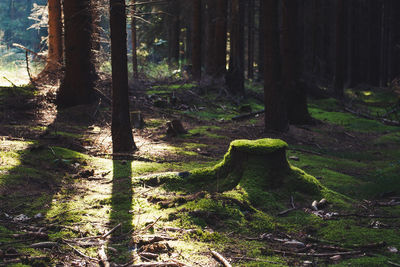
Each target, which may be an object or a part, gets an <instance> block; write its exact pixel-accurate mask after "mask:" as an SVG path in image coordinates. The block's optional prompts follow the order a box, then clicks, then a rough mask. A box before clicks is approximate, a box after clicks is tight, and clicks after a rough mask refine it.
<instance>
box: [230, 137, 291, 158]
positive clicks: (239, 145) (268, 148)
mask: <svg viewBox="0 0 400 267" xmlns="http://www.w3.org/2000/svg"><path fill="white" fill-rule="evenodd" d="M287 146H288V145H287V144H286V143H285V142H284V141H282V140H279V139H268V138H265V139H258V140H235V141H233V142H231V145H230V148H229V150H230V151H231V150H232V149H236V150H238V151H241V152H247V153H256V154H264V153H271V152H274V151H277V150H279V149H286V148H287ZM228 153H229V152H228Z"/></svg>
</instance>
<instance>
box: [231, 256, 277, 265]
mask: <svg viewBox="0 0 400 267" xmlns="http://www.w3.org/2000/svg"><path fill="white" fill-rule="evenodd" d="M232 259H233V260H236V261H258V262H266V263H271V264H279V265H281V264H282V262H275V261H268V260H264V259H259V258H250V257H244V256H243V257H232Z"/></svg>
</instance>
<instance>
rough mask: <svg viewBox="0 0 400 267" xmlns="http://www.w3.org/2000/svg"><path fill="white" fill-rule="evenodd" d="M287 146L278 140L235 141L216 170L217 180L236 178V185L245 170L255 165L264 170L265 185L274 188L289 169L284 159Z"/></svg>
mask: <svg viewBox="0 0 400 267" xmlns="http://www.w3.org/2000/svg"><path fill="white" fill-rule="evenodd" d="M286 148H287V144H286V143H285V142H283V141H282V140H278V139H259V140H255V141H252V140H235V141H233V142H232V143H231V145H230V147H229V151H228V153H227V154H226V155H225V157H224V160H223V162H221V163H220V164H219V165H220V166H219V168H218V169H217V173H216V174H217V179H219V178H223V177H226V176H232V174H235V175H234V176H237V177H236V179H234V181H232V182H234V183H236V184H238V183H239V182H240V180H241V179H242V178H243V174H244V172H245V170H246V169H247V168H249V167H250V166H252V165H254V164H256V165H259V166H260V167H263V168H264V169H265V177H264V178H265V179H266V180H265V181H263V182H264V183H265V184H267V185H268V186H269V187H271V188H276V187H278V186H279V185H280V184H281V183H282V179H283V178H284V175H281V174H282V173H286V172H287V171H288V170H289V169H290V167H289V163H288V162H287V159H286Z"/></svg>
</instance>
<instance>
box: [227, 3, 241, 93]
mask: <svg viewBox="0 0 400 267" xmlns="http://www.w3.org/2000/svg"><path fill="white" fill-rule="evenodd" d="M230 33H231V34H230V38H231V42H230V47H231V51H230V60H229V73H228V75H227V85H228V90H229V92H230V93H232V94H234V95H244V93H245V92H244V0H232V2H231V31H230Z"/></svg>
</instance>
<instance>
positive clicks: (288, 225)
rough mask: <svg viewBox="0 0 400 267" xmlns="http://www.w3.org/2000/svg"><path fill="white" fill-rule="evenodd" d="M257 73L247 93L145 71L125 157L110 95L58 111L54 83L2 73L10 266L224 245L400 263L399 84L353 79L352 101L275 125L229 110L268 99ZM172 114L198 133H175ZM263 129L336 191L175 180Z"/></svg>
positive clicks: (177, 260)
mask: <svg viewBox="0 0 400 267" xmlns="http://www.w3.org/2000/svg"><path fill="white" fill-rule="evenodd" d="M110 87H111V86H110V84H109V81H108V80H104V81H103V82H102V84H101V85H100V89H102V90H103V89H104V90H103V91H104V93H105V94H106V95H108V94H109V93H110V92H109V91H108V90H105V88H110ZM247 87H248V92H249V94H248V97H247V98H246V99H242V100H241V101H240V103H237V101H236V100H235V99H234V98H231V97H229V96H226V94H225V92H224V91H223V90H219V89H218V88H210V87H208V88H202V87H198V86H196V85H194V84H190V83H185V82H173V83H141V84H137V85H135V89H134V90H132V92H131V97H130V100H131V103H136V106H135V110H140V111H141V114H142V115H143V118H144V123H145V125H144V127H143V128H142V129H135V130H134V138H135V142H136V145H137V146H138V151H137V152H136V153H135V154H134V156H133V157H126V158H122V159H119V160H113V159H112V154H111V135H110V123H111V116H110V106H109V105H108V104H107V99H103V100H102V101H99V102H97V103H94V104H92V105H85V106H78V107H73V108H69V109H65V110H59V111H57V110H56V108H55V106H54V104H53V102H54V95H55V90H56V88H57V85H53V86H50V85H49V86H40V87H39V88H34V87H31V86H27V87H1V88H0V107H1V109H0V122H1V123H0V266H49V265H56V266H98V265H103V266H107V263H111V266H218V265H222V264H223V263H222V262H221V260H220V259H218V257H216V256H215V255H213V253H214V252H218V253H220V255H222V257H223V258H225V259H226V260H227V261H229V262H230V263H231V264H232V265H234V266H327V265H331V264H336V265H338V266H400V254H399V250H400V182H399V179H400V177H399V173H400V127H398V126H390V125H387V124H393V123H394V121H396V120H397V121H398V114H399V109H398V108H399V107H398V96H397V95H396V94H395V92H394V90H392V89H390V88H368V87H365V88H362V89H349V90H347V91H346V96H347V99H348V101H347V102H346V105H344V104H342V103H339V102H338V101H337V100H335V99H332V98H325V99H310V101H309V110H310V113H311V115H312V117H313V118H315V119H316V120H318V123H316V124H315V125H307V126H305V125H302V126H291V127H290V130H289V132H287V133H285V134H281V135H278V134H273V133H265V132H264V127H263V114H262V113H261V114H259V115H253V116H250V117H248V118H245V119H242V120H232V118H234V117H235V116H238V115H240V114H241V113H247V112H251V111H257V110H260V109H262V108H263V105H262V102H260V96H261V95H262V91H261V87H260V86H257V85H247ZM227 99H228V101H227ZM353 113H358V114H353ZM377 114H379V115H377ZM372 117H374V118H372ZM174 119H177V120H180V121H181V122H182V124H183V126H184V128H185V129H187V133H185V134H178V135H177V136H171V135H168V134H167V127H166V124H167V123H168V122H169V121H171V120H174ZM259 138H280V139H282V140H284V141H286V142H287V143H288V144H289V147H288V150H287V158H288V161H289V163H290V164H291V165H293V166H296V167H298V168H301V169H302V170H304V171H305V172H307V173H308V174H310V175H312V176H314V177H315V178H316V181H317V180H318V182H317V183H320V184H321V186H322V187H324V188H328V189H329V192H331V194H328V195H320V196H319V197H320V198H322V197H324V198H326V199H327V204H326V205H325V206H323V205H321V206H319V208H318V210H314V209H313V207H312V203H313V201H314V200H316V201H319V200H320V199H317V198H316V195H309V196H307V195H304V194H303V195H302V194H298V193H297V192H296V191H293V193H292V194H291V193H289V194H287V193H286V194H281V193H280V191H279V190H272V189H271V190H269V189H265V191H266V192H265V194H264V193H263V194H262V195H251V194H250V193H249V192H246V188H245V187H243V186H241V185H240V184H239V185H237V186H235V187H234V188H231V189H230V190H226V191H222V192H221V190H220V191H219V192H218V190H209V187H207V186H204V187H203V186H202V185H201V184H200V185H199V186H198V187H197V188H195V189H191V190H186V187H184V186H183V185H182V187H179V186H178V187H176V186H175V187H171V186H168V185H169V183H170V181H169V180H168V179H169V178H168V177H172V178H171V180H173V179H176V178H177V177H185V176H188V175H190V174H191V173H192V172H193V171H194V170H198V169H199V168H206V167H212V166H214V165H215V164H217V163H218V162H220V161H221V160H222V159H223V157H224V154H225V153H226V152H227V151H228V148H229V144H230V143H231V141H233V140H236V139H251V140H254V139H259ZM119 156H123V155H119ZM195 172H196V171H195ZM312 179H314V178H312ZM179 181H180V180H179V179H178V182H179ZM316 209H317V208H316ZM214 254H215V253H214ZM146 264H147V265H146Z"/></svg>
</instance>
